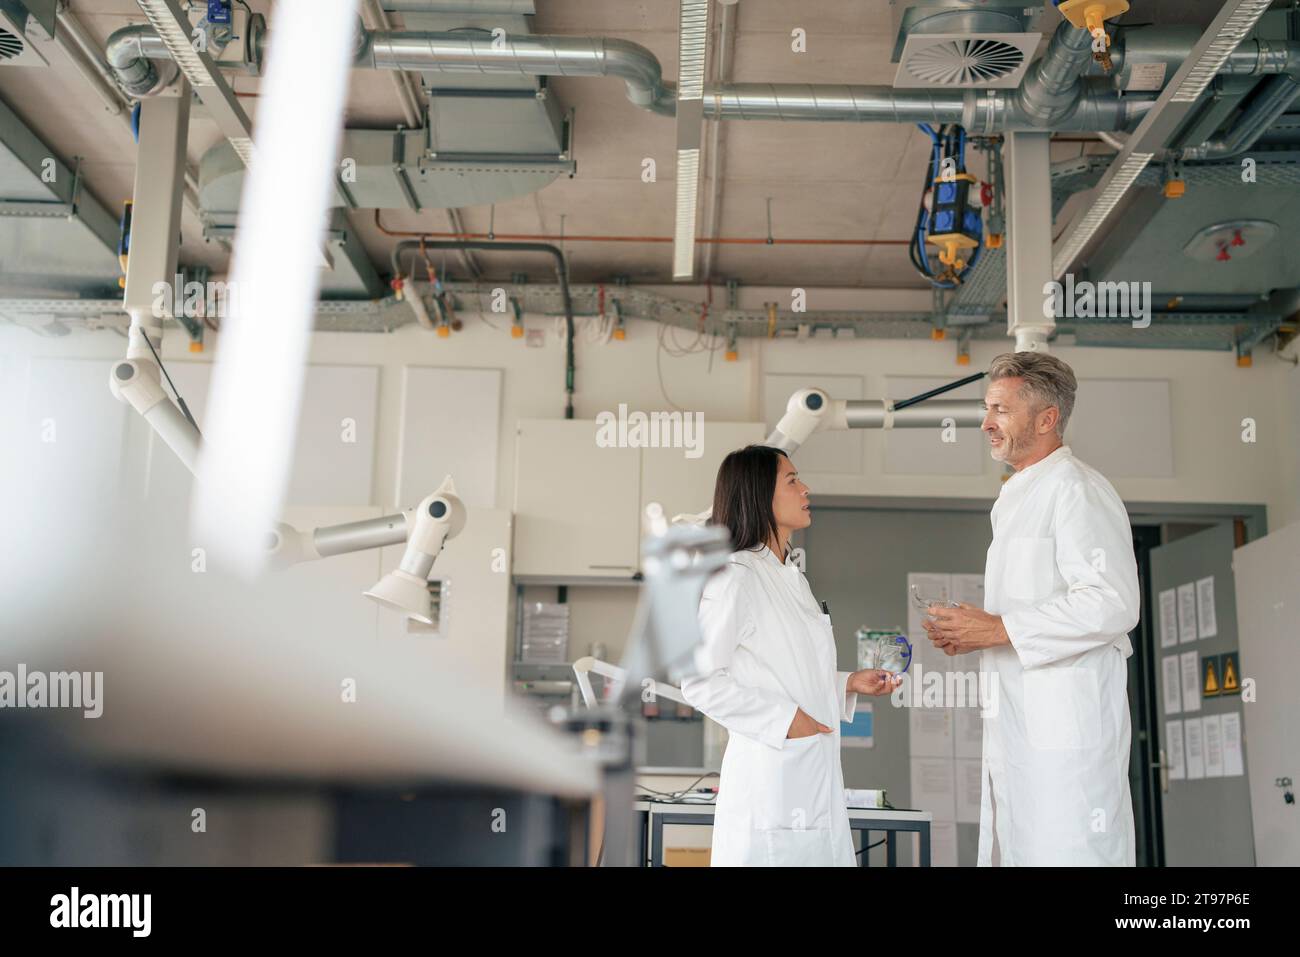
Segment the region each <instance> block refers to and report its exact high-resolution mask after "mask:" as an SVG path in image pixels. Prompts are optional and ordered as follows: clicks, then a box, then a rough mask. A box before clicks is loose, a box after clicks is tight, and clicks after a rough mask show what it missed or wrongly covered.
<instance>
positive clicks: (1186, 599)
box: [1178, 582, 1196, 645]
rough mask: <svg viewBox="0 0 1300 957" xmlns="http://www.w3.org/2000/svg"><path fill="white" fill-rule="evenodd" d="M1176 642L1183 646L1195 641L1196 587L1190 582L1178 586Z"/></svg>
mask: <svg viewBox="0 0 1300 957" xmlns="http://www.w3.org/2000/svg"><path fill="white" fill-rule="evenodd" d="M1178 640H1179V641H1180V642H1181V643H1182V644H1184V645H1185V644H1187V643H1188V642H1191V641H1195V640H1196V586H1195V585H1193V584H1192V583H1191V582H1188V583H1187V584H1186V585H1179V586H1178Z"/></svg>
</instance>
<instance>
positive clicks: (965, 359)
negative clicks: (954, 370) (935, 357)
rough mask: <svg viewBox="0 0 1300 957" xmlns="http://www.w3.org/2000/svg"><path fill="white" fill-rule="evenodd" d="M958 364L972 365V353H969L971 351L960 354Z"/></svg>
mask: <svg viewBox="0 0 1300 957" xmlns="http://www.w3.org/2000/svg"><path fill="white" fill-rule="evenodd" d="M957 365H959V366H968V365H970V354H969V353H963V354H962V355H959V356H958V357H957Z"/></svg>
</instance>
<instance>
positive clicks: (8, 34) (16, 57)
mask: <svg viewBox="0 0 1300 957" xmlns="http://www.w3.org/2000/svg"><path fill="white" fill-rule="evenodd" d="M33 22H34V21H33V18H32V17H31V15H30V14H28V12H27V8H26V7H24V6H23V5H22V4H21V3H17V2H15V0H0V66H48V65H49V64H48V63H46V61H45V57H43V56H42V55H41V54H40V52H39V51H38V50H37V49H36V47H34V46H33V45H32V43H31V41H30V40H28V39H27V36H26V35H25V34H26V30H27V28H28V27H29V26H31V25H32V24H33ZM37 26H39V24H38V25H37Z"/></svg>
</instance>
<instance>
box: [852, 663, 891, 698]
mask: <svg viewBox="0 0 1300 957" xmlns="http://www.w3.org/2000/svg"><path fill="white" fill-rule="evenodd" d="M902 683H903V676H902V675H896V674H894V673H893V672H889V671H884V670H882V669H879V668H867V669H865V670H863V671H855V672H853V674H851V675H849V683H848V690H849V691H856V692H857V693H858V694H872V695H882V694H889V693H890V692H891V691H893V690H894V689H895V688H897V687H898V686H899V685H900V684H902Z"/></svg>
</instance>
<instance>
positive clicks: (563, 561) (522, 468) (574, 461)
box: [513, 419, 766, 583]
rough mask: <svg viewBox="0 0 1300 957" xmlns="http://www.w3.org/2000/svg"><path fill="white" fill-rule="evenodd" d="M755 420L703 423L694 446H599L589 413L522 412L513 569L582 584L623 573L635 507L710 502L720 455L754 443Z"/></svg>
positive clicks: (637, 523)
mask: <svg viewBox="0 0 1300 957" xmlns="http://www.w3.org/2000/svg"><path fill="white" fill-rule="evenodd" d="M765 433H766V428H765V426H764V425H763V424H762V423H761V422H709V421H707V420H706V421H705V422H704V423H703V431H702V433H701V439H702V441H701V443H700V445H699V448H700V450H701V454H700V456H699V457H697V458H688V457H687V455H686V450H685V449H682V448H644V449H643V448H603V447H601V446H599V445H597V444H596V434H597V425H596V423H595V421H593V420H590V419H582V420H576V419H575V420H564V419H521V420H519V422H518V424H517V426H516V448H515V501H514V510H515V549H514V569H513V570H514V574H515V575H516V576H519V577H524V578H528V577H545V578H548V579H554V580H556V581H573V582H575V583H581V582H582V581H583V580H588V579H593V578H628V577H631V576H632V574H634V573H635V571H636V569H637V567H638V565H639V561H640V536H641V515H642V509H644V508H645V506H646V505H647V504H649V503H650V502H659V503H660V504H661V505H663V507H664V510H665V512H667V514H668V515H669V517H672V516H673V515H677V514H681V513H685V512H701V511H703V510H705V509H707V508H708V507H709V506H710V505H712V503H713V483H714V480H715V478H716V477H717V472H718V465H719V464H720V463H721V462H722V459H723V458H724V457H725V456H726V454H727V453H728V452H730V451H732V450H733V449H736V448H740V447H741V446H743V445H747V444H749V443H752V442H761V441H762V440H763V437H764V435H765Z"/></svg>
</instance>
